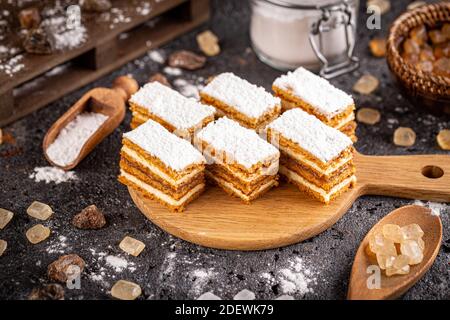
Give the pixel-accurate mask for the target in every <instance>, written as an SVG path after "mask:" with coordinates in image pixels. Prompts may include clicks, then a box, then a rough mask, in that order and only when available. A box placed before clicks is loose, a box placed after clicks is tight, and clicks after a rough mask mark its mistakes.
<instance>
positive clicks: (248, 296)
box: [233, 289, 256, 300]
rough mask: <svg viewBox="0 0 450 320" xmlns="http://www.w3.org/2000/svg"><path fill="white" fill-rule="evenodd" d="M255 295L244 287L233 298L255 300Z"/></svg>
mask: <svg viewBox="0 0 450 320" xmlns="http://www.w3.org/2000/svg"><path fill="white" fill-rule="evenodd" d="M255 298H256V296H255V294H254V293H253V292H251V291H250V290H247V289H244V290H242V291H239V293H238V294H236V295H235V296H234V298H233V300H255Z"/></svg>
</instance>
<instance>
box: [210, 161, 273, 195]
mask: <svg viewBox="0 0 450 320" xmlns="http://www.w3.org/2000/svg"><path fill="white" fill-rule="evenodd" d="M207 171H208V172H209V173H210V174H212V175H213V176H215V177H217V178H220V179H222V180H225V181H227V182H229V183H231V184H233V186H234V187H235V188H236V189H238V190H240V191H241V192H242V193H244V194H246V195H249V194H251V193H253V192H254V191H255V190H257V189H259V188H260V186H261V185H264V184H266V183H268V182H269V181H271V180H277V179H278V175H270V176H259V178H258V179H256V180H254V181H252V182H250V183H248V182H245V181H242V180H240V179H239V178H238V177H236V176H235V175H234V174H233V173H231V172H230V171H228V170H227V169H225V168H224V167H223V166H221V165H216V164H213V165H210V166H208V169H207Z"/></svg>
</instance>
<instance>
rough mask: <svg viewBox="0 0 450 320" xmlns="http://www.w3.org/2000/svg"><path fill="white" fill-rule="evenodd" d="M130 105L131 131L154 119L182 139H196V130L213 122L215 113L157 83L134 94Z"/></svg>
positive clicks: (146, 86) (212, 108) (209, 107)
mask: <svg viewBox="0 0 450 320" xmlns="http://www.w3.org/2000/svg"><path fill="white" fill-rule="evenodd" d="M129 104H130V109H131V111H132V115H133V119H132V122H131V127H132V128H136V127H138V126H139V125H141V124H143V123H145V122H146V121H147V120H149V119H152V120H154V121H157V122H159V123H160V124H162V125H163V126H164V127H165V128H166V129H167V130H169V131H170V132H173V133H175V134H176V135H178V136H180V137H189V136H193V133H194V131H195V130H198V129H200V128H203V127H204V126H205V125H206V124H208V123H209V122H211V121H213V120H214V116H215V111H216V110H215V109H214V107H211V106H208V105H205V104H203V103H200V102H198V101H197V100H195V99H193V98H186V97H185V96H183V95H182V94H180V93H179V92H177V91H175V90H173V89H171V88H169V87H167V86H165V85H162V84H160V83H159V82H156V81H155V82H151V83H147V84H146V85H145V86H144V87H142V88H141V89H139V90H138V91H137V92H136V93H135V94H133V95H132V96H131V98H130V100H129Z"/></svg>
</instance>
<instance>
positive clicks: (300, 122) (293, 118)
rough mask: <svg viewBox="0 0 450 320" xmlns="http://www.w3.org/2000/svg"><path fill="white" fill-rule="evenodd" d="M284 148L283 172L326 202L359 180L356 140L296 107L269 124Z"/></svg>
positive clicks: (273, 139) (269, 131)
mask: <svg viewBox="0 0 450 320" xmlns="http://www.w3.org/2000/svg"><path fill="white" fill-rule="evenodd" d="M267 138H268V141H270V142H271V143H272V144H274V145H276V146H278V147H279V149H280V151H281V158H280V174H282V175H284V176H285V177H286V178H287V179H288V180H289V181H290V182H292V183H293V184H295V185H297V186H298V187H299V189H300V190H302V191H304V192H306V193H308V194H310V195H311V196H313V197H314V198H316V199H318V200H319V201H321V202H323V203H326V204H328V203H330V201H331V200H333V199H334V198H336V197H338V196H339V195H341V194H342V193H344V192H345V191H347V190H348V189H349V188H351V187H352V186H353V185H354V184H355V183H356V177H355V166H354V164H353V143H352V141H351V140H350V138H349V137H348V136H346V135H345V134H343V133H342V132H341V131H339V130H336V129H334V128H331V127H329V126H327V125H325V124H324V123H323V122H321V121H320V120H319V119H317V118H316V117H314V116H313V115H310V114H308V113H306V112H304V111H303V110H301V109H298V108H295V109H292V110H288V111H286V112H285V113H283V115H281V117H279V118H278V119H276V120H275V121H273V122H272V123H271V124H269V125H268V126H267Z"/></svg>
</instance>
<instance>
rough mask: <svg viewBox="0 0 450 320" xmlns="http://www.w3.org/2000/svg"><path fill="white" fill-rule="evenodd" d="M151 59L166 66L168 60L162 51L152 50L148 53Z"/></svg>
mask: <svg viewBox="0 0 450 320" xmlns="http://www.w3.org/2000/svg"><path fill="white" fill-rule="evenodd" d="M148 56H149V58H150V59H151V60H152V61H154V62H156V63H159V64H164V63H165V62H166V58H165V57H164V54H163V52H162V51H161V50H152V51H150V52H149V53H148Z"/></svg>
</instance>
